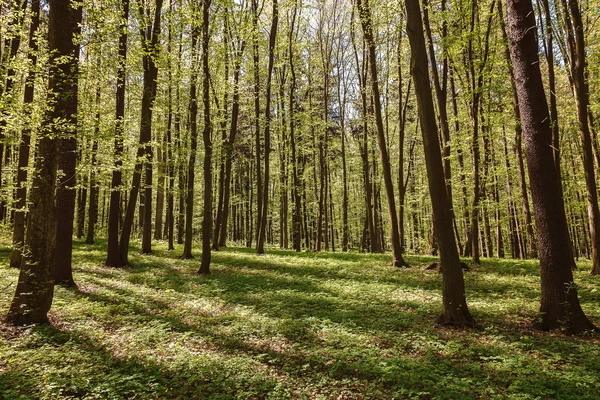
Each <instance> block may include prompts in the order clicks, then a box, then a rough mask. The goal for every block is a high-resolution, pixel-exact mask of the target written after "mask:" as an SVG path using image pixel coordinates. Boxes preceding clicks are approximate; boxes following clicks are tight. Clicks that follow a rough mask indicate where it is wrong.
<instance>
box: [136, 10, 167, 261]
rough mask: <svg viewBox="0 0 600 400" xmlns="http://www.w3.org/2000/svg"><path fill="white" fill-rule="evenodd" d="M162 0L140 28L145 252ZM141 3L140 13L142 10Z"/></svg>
mask: <svg viewBox="0 0 600 400" xmlns="http://www.w3.org/2000/svg"><path fill="white" fill-rule="evenodd" d="M162 3H163V0H156V9H155V10H154V21H153V22H152V24H151V25H150V24H149V25H148V26H147V27H146V29H145V31H146V32H143V31H142V30H141V29H140V33H141V36H142V40H143V42H144V43H147V42H150V46H149V47H148V48H146V49H145V50H146V52H145V53H146V54H145V55H144V59H143V61H144V88H143V95H142V116H141V121H140V144H141V142H142V138H143V142H144V147H145V151H144V156H145V157H144V166H145V171H144V172H145V176H144V186H145V188H144V215H143V222H144V227H143V231H142V249H141V252H142V253H143V254H149V253H152V170H153V165H152V161H153V158H154V152H153V146H152V108H153V106H154V100H155V99H156V87H157V82H156V79H157V77H158V66H157V61H158V59H157V58H158V52H159V35H160V30H161V26H160V19H161V18H160V17H161V9H162ZM141 8H142V7H141V6H140V15H143V14H142V12H143V11H142V9H141Z"/></svg>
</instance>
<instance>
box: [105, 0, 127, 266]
mask: <svg viewBox="0 0 600 400" xmlns="http://www.w3.org/2000/svg"><path fill="white" fill-rule="evenodd" d="M121 8H122V9H121V18H120V30H119V32H120V34H119V55H118V58H117V93H116V109H115V147H114V151H113V156H114V166H115V168H114V170H113V173H112V181H111V184H110V189H111V191H110V206H109V212H108V213H109V215H108V251H107V255H106V262H105V265H106V266H107V267H114V268H120V267H122V266H123V265H124V263H123V261H122V259H121V254H120V252H119V222H120V211H121V184H122V179H123V172H122V171H121V168H122V167H123V150H124V144H123V139H124V138H123V135H124V126H123V119H124V117H125V79H126V64H127V26H128V25H129V24H128V20H129V0H122V2H121Z"/></svg>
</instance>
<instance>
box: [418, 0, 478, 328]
mask: <svg viewBox="0 0 600 400" xmlns="http://www.w3.org/2000/svg"><path fill="white" fill-rule="evenodd" d="M406 16H407V33H408V38H409V41H410V47H411V54H412V59H413V80H414V82H415V93H416V95H417V96H416V97H417V105H418V108H419V118H420V120H421V134H422V136H423V147H424V149H425V164H426V167H427V178H428V181H429V194H430V196H431V204H432V207H433V221H434V227H435V232H436V236H437V239H438V243H439V249H440V262H441V265H442V269H443V284H442V296H443V308H442V314H441V315H440V317H439V320H438V321H439V322H440V323H442V324H451V325H457V326H472V325H474V322H473V318H472V317H471V314H470V313H469V309H468V308H467V302H466V298H465V286H464V280H463V275H462V268H461V265H460V258H459V255H458V250H457V248H456V242H455V239H454V232H453V230H452V211H451V206H450V203H449V201H448V196H447V192H446V190H445V188H446V186H445V184H444V169H443V166H442V154H441V152H440V144H439V139H438V131H437V126H436V123H435V111H434V107H433V98H432V96H431V88H430V85H429V72H428V68H427V53H426V50H425V39H424V35H423V26H422V23H421V17H420V5H419V1H418V0H406Z"/></svg>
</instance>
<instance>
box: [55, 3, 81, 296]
mask: <svg viewBox="0 0 600 400" xmlns="http://www.w3.org/2000/svg"><path fill="white" fill-rule="evenodd" d="M61 7H62V6H61ZM77 10H78V11H73V12H72V11H70V10H69V11H68V13H67V14H66V15H68V18H69V22H70V23H72V24H73V26H74V30H73V31H71V30H69V29H67V31H68V34H69V36H68V39H65V40H68V41H70V42H72V41H73V38H72V37H73V34H75V35H78V34H79V32H80V31H81V28H80V26H79V22H80V21H81V13H82V11H81V6H79V7H78V9H77ZM71 19H76V21H72V20H71ZM74 51H75V52H74V53H73V54H74V57H75V58H74V59H73V60H72V64H71V65H70V67H71V68H73V70H72V71H71V72H70V75H69V76H70V79H72V80H73V82H72V84H71V85H70V88H69V89H70V90H72V91H73V92H74V93H75V94H73V95H72V97H73V98H74V99H75V100H74V103H75V105H74V106H73V108H72V109H71V110H70V111H72V114H73V116H71V115H69V117H68V118H67V119H66V123H67V126H66V129H64V130H62V131H60V135H59V140H58V144H57V145H58V170H59V171H60V173H59V174H58V186H57V189H56V218H57V220H58V221H60V223H59V224H58V225H57V226H56V253H55V257H56V264H55V269H54V283H55V284H57V285H65V286H75V281H74V280H73V266H72V258H73V257H72V255H73V220H74V218H75V195H76V192H75V187H76V185H77V179H76V177H77V171H76V164H77V83H78V78H77V75H78V73H79V46H78V45H75V48H74ZM58 93H60V92H58ZM59 95H60V94H59ZM71 100H73V99H71ZM69 125H70V126H69Z"/></svg>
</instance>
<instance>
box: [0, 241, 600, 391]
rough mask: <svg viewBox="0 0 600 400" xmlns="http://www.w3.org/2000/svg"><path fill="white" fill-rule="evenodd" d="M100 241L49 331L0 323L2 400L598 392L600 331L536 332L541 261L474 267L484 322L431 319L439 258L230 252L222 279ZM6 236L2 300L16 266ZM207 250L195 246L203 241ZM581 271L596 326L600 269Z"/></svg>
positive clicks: (60, 298) (476, 307)
mask: <svg viewBox="0 0 600 400" xmlns="http://www.w3.org/2000/svg"><path fill="white" fill-rule="evenodd" d="M105 246H106V243H105V242H104V241H100V242H98V244H96V245H92V246H90V245H85V244H83V243H81V242H76V245H75V250H74V273H75V280H76V281H77V282H78V284H79V288H78V289H77V290H74V289H65V288H60V287H59V288H57V290H56V293H55V299H54V304H53V306H52V310H51V321H52V325H51V326H42V327H31V328H26V329H15V328H11V327H8V326H6V325H5V324H3V323H1V322H0V399H38V398H39V399H59V398H60V399H67V398H68V399H72V398H78V399H79V398H85V399H133V398H137V399H163V398H164V399H172V398H175V399H232V398H240V399H250V398H260V399H262V398H269V399H280V398H306V399H318V398H335V399H360V398H372V399H384V398H424V399H427V398H447V399H467V398H486V399H487V398H519V399H534V398H552V399H553V398H561V399H567V398H588V399H592V398H596V399H597V398H598V396H599V394H598V393H600V339H599V338H598V336H595V337H568V336H564V335H562V334H560V332H554V333H543V332H538V331H535V330H532V329H531V328H530V325H531V322H532V321H533V320H534V318H535V316H536V311H537V310H538V307H539V297H540V290H539V278H538V266H537V263H536V262H535V261H517V260H502V261H501V260H497V259H483V262H482V265H481V266H480V267H477V268H475V269H473V270H472V271H471V272H468V273H466V274H465V279H466V287H467V291H468V303H469V307H470V309H471V312H472V314H473V316H474V317H475V318H476V319H477V322H478V324H479V328H478V329H473V330H465V331H461V330H454V329H450V328H444V327H439V326H436V325H435V323H434V321H435V319H436V316H437V314H438V312H439V310H440V307H441V275H439V274H438V273H436V272H435V271H425V270H424V267H425V265H426V264H427V263H429V262H431V261H432V260H433V258H431V257H416V256H408V257H407V260H408V261H409V262H410V263H411V265H412V266H413V267H412V268H411V269H402V270H399V269H394V268H392V267H390V266H389V264H390V261H391V257H390V255H387V254H385V255H368V254H359V253H348V254H341V253H320V254H314V253H300V254H296V253H294V252H292V251H279V250H269V251H268V255H265V256H261V257H259V256H256V255H255V254H254V252H253V250H249V249H245V248H228V249H223V250H221V251H219V252H214V253H213V264H212V266H211V268H212V275H210V276H209V277H201V276H198V275H196V273H195V272H196V270H197V269H198V266H199V261H198V260H197V259H196V260H181V259H179V258H177V256H178V255H180V254H181V249H180V248H179V247H178V248H177V250H176V251H173V252H168V251H167V250H166V245H165V244H164V243H161V244H158V245H156V247H155V248H156V250H155V253H154V254H153V255H150V256H141V255H138V254H137V249H133V250H132V255H131V261H132V262H133V263H134V264H135V267H132V268H126V269H120V270H115V269H107V268H104V267H102V266H101V264H102V262H103V261H104V258H105ZM9 254H10V253H9V248H8V243H7V242H6V240H4V241H3V242H2V243H0V262H1V263H0V310H1V312H2V313H3V314H4V313H5V312H6V310H7V309H8V306H9V304H10V300H11V298H12V295H13V292H14V288H15V282H16V280H17V276H18V271H16V270H12V269H9V268H8V267H7V265H8V258H9ZM196 254H198V250H196ZM579 267H580V268H579V271H577V272H576V274H575V275H576V282H577V283H578V284H579V285H580V292H579V294H580V299H581V302H582V305H583V308H584V310H585V311H586V313H587V314H588V315H589V316H590V317H591V318H592V320H593V321H594V322H595V323H596V324H600V280H598V278H597V277H595V278H594V277H591V276H589V269H590V264H589V263H587V262H582V263H580V264H579Z"/></svg>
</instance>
